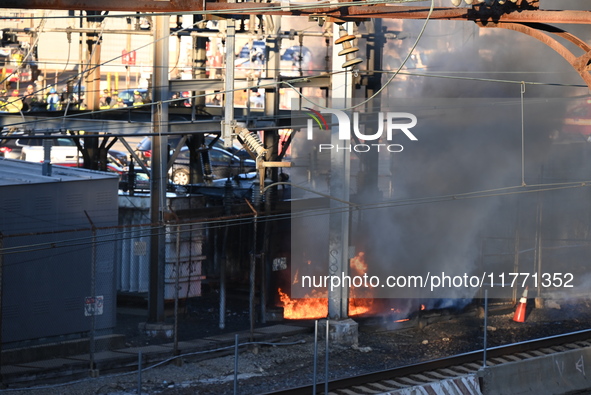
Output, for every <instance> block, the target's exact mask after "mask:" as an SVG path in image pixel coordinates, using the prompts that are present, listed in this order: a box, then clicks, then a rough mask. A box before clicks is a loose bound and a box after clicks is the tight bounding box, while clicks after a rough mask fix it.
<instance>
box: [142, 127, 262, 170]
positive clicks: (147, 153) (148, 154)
mask: <svg viewBox="0 0 591 395" xmlns="http://www.w3.org/2000/svg"><path fill="white" fill-rule="evenodd" d="M215 137H216V136H215V135H211V134H206V135H205V145H207V146H209V145H210V144H211V142H212V141H213V140H214V139H215ZM179 140H180V137H174V138H169V139H168V144H169V146H170V148H174V147H175V146H176V144H177V143H178V142H179ZM213 146H214V147H217V148H220V149H223V150H225V151H228V152H230V153H231V154H234V155H236V156H237V157H239V158H241V159H252V158H251V156H250V154H249V153H248V151H246V150H245V149H244V148H241V147H239V146H233V147H229V148H225V147H224V139H221V138H220V139H218V140H217V141H216V142H215V144H214V145H213ZM136 153H137V154H138V156H139V158H140V159H141V160H143V161H144V163H145V164H146V166H149V165H150V160H151V158H152V138H151V137H144V138H143V139H142V141H140V143H139V144H138V145H137V147H136Z"/></svg>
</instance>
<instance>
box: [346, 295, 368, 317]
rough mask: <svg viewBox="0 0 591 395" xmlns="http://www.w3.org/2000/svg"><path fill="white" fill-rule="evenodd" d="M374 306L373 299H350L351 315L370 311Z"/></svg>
mask: <svg viewBox="0 0 591 395" xmlns="http://www.w3.org/2000/svg"><path fill="white" fill-rule="evenodd" d="M372 308H373V299H365V298H360V299H355V298H351V299H349V315H361V314H365V313H368V312H370V311H371V310H372Z"/></svg>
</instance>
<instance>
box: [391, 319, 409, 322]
mask: <svg viewBox="0 0 591 395" xmlns="http://www.w3.org/2000/svg"><path fill="white" fill-rule="evenodd" d="M406 321H410V318H403V319H401V320H396V321H394V322H406Z"/></svg>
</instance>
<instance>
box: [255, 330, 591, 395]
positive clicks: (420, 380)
mask: <svg viewBox="0 0 591 395" xmlns="http://www.w3.org/2000/svg"><path fill="white" fill-rule="evenodd" d="M587 347H591V330H584V331H578V332H573V333H568V334H565V335H557V336H551V337H546V338H542V339H536V340H530V341H526V342H521V343H515V344H510V345H506V346H499V347H493V348H489V349H487V350H486V361H487V366H488V367H493V366H498V365H502V364H506V363H509V362H517V361H526V360H528V359H534V358H538V357H543V356H547V355H553V354H559V353H564V352H566V351H570V350H576V349H583V348H587ZM483 358H484V351H483V350H479V351H473V352H469V353H464V354H459V355H455V356H452V357H447V358H442V359H437V360H433V361H428V362H424V363H419V364H413V365H407V366H403V367H399V368H394V369H389V370H384V371H379V372H374V373H369V374H363V375H359V376H354V377H348V378H344V379H339V380H333V381H330V382H329V383H328V390H329V394H330V395H365V394H374V395H375V394H380V393H387V392H389V391H396V390H401V389H404V388H410V387H413V386H418V385H424V384H429V383H434V382H439V381H442V380H447V379H455V378H458V377H465V376H466V375H470V374H474V373H476V372H478V371H479V370H480V369H481V368H482V365H483ZM319 359H321V358H319ZM319 363H321V362H319ZM324 386H325V383H324V382H321V383H318V384H317V386H316V393H317V394H323V393H324V388H325V387H324ZM312 391H313V388H312V385H311V384H310V385H307V386H302V387H296V388H290V389H286V390H281V391H277V392H270V393H267V394H265V395H273V394H281V395H300V394H301V395H310V394H312V393H313V392H312ZM467 391H468V392H466V393H472V392H470V390H469V389H467Z"/></svg>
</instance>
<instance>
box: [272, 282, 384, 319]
mask: <svg viewBox="0 0 591 395" xmlns="http://www.w3.org/2000/svg"><path fill="white" fill-rule="evenodd" d="M278 292H279V298H280V300H281V303H283V317H284V318H286V319H290V320H298V319H299V320H301V319H314V318H324V317H326V316H327V315H328V300H327V298H325V297H322V295H320V292H317V291H312V292H313V293H312V296H309V297H306V298H302V299H292V298H290V297H289V296H288V295H287V294H286V293H285V292H283V291H282V290H281V288H279V289H278ZM372 307H373V299H354V298H351V299H349V315H361V314H365V313H367V312H369V311H371V310H372Z"/></svg>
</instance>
